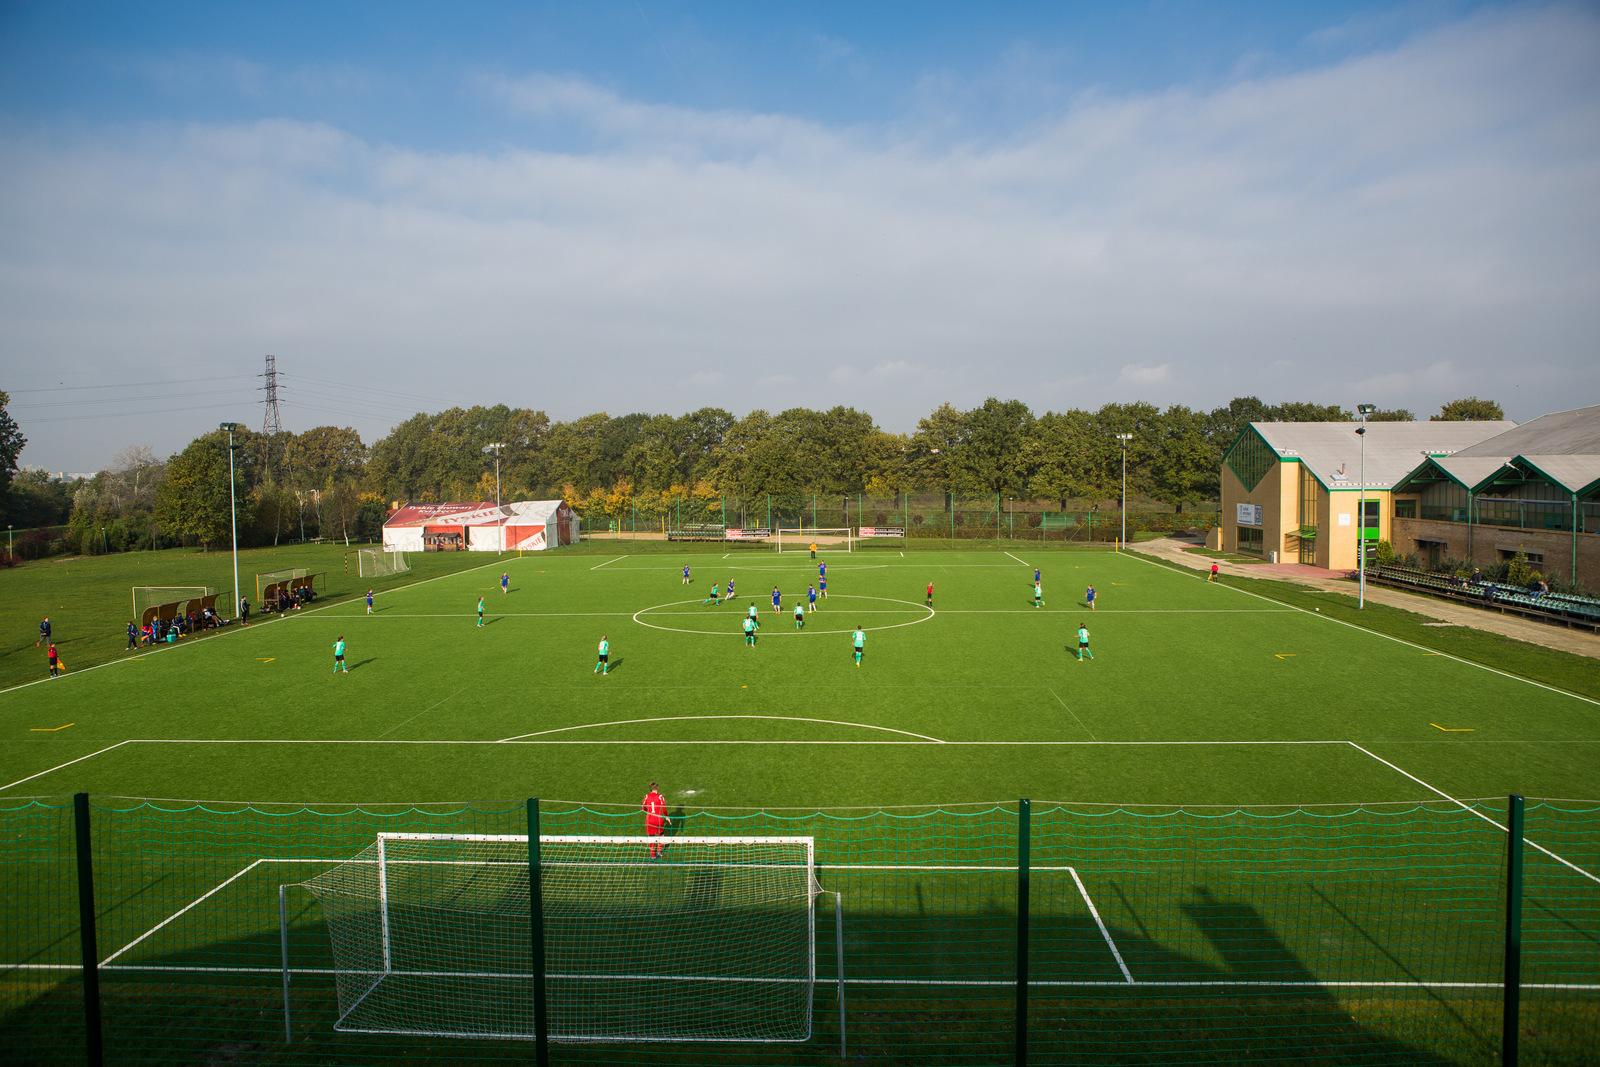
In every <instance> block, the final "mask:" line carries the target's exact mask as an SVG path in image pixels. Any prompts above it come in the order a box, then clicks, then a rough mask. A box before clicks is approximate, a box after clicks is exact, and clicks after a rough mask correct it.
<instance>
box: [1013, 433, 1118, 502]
mask: <svg viewBox="0 0 1600 1067" xmlns="http://www.w3.org/2000/svg"><path fill="white" fill-rule="evenodd" d="M1093 435H1094V416H1093V415H1091V414H1090V413H1089V412H1087V411H1081V410H1079V409H1077V408H1073V409H1071V410H1069V411H1062V412H1054V411H1050V412H1046V413H1045V414H1043V415H1040V416H1039V418H1038V420H1037V421H1036V422H1035V423H1034V427H1033V433H1032V434H1031V435H1030V436H1029V438H1028V442H1027V444H1026V445H1025V446H1024V447H1023V456H1022V459H1023V463H1024V465H1025V466H1026V467H1027V469H1028V471H1029V472H1030V475H1029V479H1028V492H1030V493H1032V494H1033V495H1034V496H1036V497H1046V498H1049V499H1051V500H1054V501H1056V502H1057V504H1058V505H1059V506H1060V507H1061V509H1062V510H1065V509H1066V507H1067V500H1068V499H1069V498H1071V497H1088V496H1094V495H1095V494H1096V492H1097V490H1098V489H1099V488H1100V484H1099V472H1097V471H1096V469H1095V462H1094V456H1093V455H1092V453H1091V451H1090V450H1089V448H1088V447H1087V445H1088V443H1089V441H1090V439H1091V438H1092V437H1093Z"/></svg>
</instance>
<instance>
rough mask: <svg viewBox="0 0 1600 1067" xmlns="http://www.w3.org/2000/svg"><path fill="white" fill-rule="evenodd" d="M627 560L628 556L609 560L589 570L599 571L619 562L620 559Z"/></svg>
mask: <svg viewBox="0 0 1600 1067" xmlns="http://www.w3.org/2000/svg"><path fill="white" fill-rule="evenodd" d="M627 558H628V557H627V556H618V557H617V559H608V560H606V561H605V563H597V564H595V565H594V566H593V567H590V568H589V569H590V570H592V571H597V570H599V569H600V568H601V567H605V566H609V565H610V564H612V563H615V562H617V560H619V559H627Z"/></svg>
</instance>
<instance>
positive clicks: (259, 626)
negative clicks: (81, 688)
mask: <svg viewBox="0 0 1600 1067" xmlns="http://www.w3.org/2000/svg"><path fill="white" fill-rule="evenodd" d="M519 558H528V557H519ZM506 562H507V561H506V560H505V559H503V558H500V559H496V560H495V561H494V562H492V563H485V564H483V565H481V566H478V567H465V568H463V569H461V570H459V571H451V572H450V573H449V574H436V575H434V576H433V577H432V578H424V579H422V580H421V581H419V582H410V583H408V584H406V585H399V586H396V587H395V588H393V589H385V590H384V591H383V592H381V593H377V594H375V595H377V596H388V595H389V594H390V593H398V592H401V591H402V590H406V589H415V588H416V587H417V586H419V585H427V584H428V583H429V582H437V581H438V580H439V579H441V578H454V577H455V576H456V575H458V574H470V573H472V572H473V571H481V570H485V569H487V568H489V567H499V566H503V565H504V564H505V563H506ZM352 600H359V598H352ZM352 600H339V601H335V602H333V603H330V604H321V605H318V606H316V607H311V608H306V609H304V610H303V611H297V612H292V613H291V614H289V615H286V616H282V617H281V618H278V619H264V620H262V621H260V622H257V623H256V625H255V626H239V625H231V626H229V627H228V628H227V629H225V630H223V631H222V632H221V633H216V634H211V635H210V636H208V637H204V638H197V639H195V640H193V641H190V642H189V643H188V644H178V645H173V646H172V647H170V648H160V649H151V650H150V651H147V652H139V653H135V654H134V655H133V656H132V657H131V658H129V659H112V660H107V661H106V662H104V663H96V664H94V665H93V666H91V667H82V668H79V669H77V670H74V671H72V672H71V673H70V674H68V675H67V677H69V678H76V677H77V676H79V675H82V674H87V673H89V672H90V671H97V670H99V669H100V668H101V667H115V666H117V665H118V664H119V663H139V662H141V661H143V660H144V659H145V658H146V657H149V656H159V655H169V656H170V655H171V654H172V653H173V651H174V650H176V649H180V648H206V647H209V646H210V644H211V642H212V641H216V640H220V639H221V638H224V637H228V636H230V635H232V634H240V633H246V634H247V633H253V632H255V633H258V632H260V631H261V630H263V629H266V632H267V633H271V632H272V630H271V629H268V628H267V624H268V623H269V622H288V621H291V620H293V619H304V618H309V617H310V616H311V615H312V614H313V613H315V612H318V611H325V610H327V609H328V608H340V607H344V606H346V605H347V604H350V603H351V602H352ZM330 614H335V615H337V612H333V613H330ZM340 617H341V618H343V617H344V616H340ZM349 617H350V618H357V617H359V616H349ZM54 680H55V679H51V678H40V679H37V680H36V681H32V682H23V683H22V684H21V685H14V686H11V687H10V688H9V689H0V696H5V695H6V694H7V693H14V692H16V691H17V690H18V689H27V688H29V687H30V686H35V685H38V684H39V683H40V682H49V681H54ZM26 780H27V779H24V781H26ZM5 788H6V787H5V786H0V789H5Z"/></svg>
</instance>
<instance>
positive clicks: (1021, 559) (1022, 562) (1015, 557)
mask: <svg viewBox="0 0 1600 1067" xmlns="http://www.w3.org/2000/svg"><path fill="white" fill-rule="evenodd" d="M1006 555H1008V556H1011V553H1009V552H1007V553H1006ZM1011 558H1012V559H1014V560H1016V561H1017V562H1018V563H1020V564H1022V565H1023V566H1024V567H1031V566H1033V564H1031V563H1029V562H1028V561H1027V560H1025V559H1023V558H1022V557H1021V556H1011Z"/></svg>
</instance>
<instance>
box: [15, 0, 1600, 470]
mask: <svg viewBox="0 0 1600 1067" xmlns="http://www.w3.org/2000/svg"><path fill="white" fill-rule="evenodd" d="M1597 72H1600V13H1597V11H1596V9H1595V7H1594V6H1593V5H1571V6H1565V5H1509V6H1508V5H1483V4H1456V3H1421V4H1406V5H1388V4H1324V5H1295V4H1281V3H1255V4H1212V3H1206V4H1202V3H1193V4H1185V3H1152V4H1143V5H1137V4H1094V5H1090V4H1059V3H1058V4H1019V5H1008V6H1004V7H996V6H994V5H982V6H980V5H957V4H926V3H924V4H910V3H905V4H901V3H874V4H810V5H772V4H749V3H726V4H697V5H676V4H674V5H666V4H651V3H646V2H643V0H639V2H629V3H622V4H576V3H574V4H560V5H550V4H516V5H495V4H473V5H469V6H462V5H422V4H279V5H272V6H267V5H248V6H247V5H241V4H226V3H211V4H173V3H169V4H159V5H139V6H134V5H122V4H104V5H102V4H70V3H68V4H31V5H23V4H16V3H7V4H4V5H0V278H3V282H0V319H3V320H4V321H6V322H7V323H8V324H9V327H10V328H8V329H7V330H5V331H0V388H4V389H8V390H11V391H13V394H14V395H13V413H14V414H15V415H16V416H17V417H18V419H19V421H21V422H22V424H23V427H24V431H25V432H26V433H27V434H28V436H29V437H30V439H31V442H32V443H31V444H30V446H29V448H28V450H27V451H26V452H25V454H24V457H23V459H24V462H27V463H32V464H38V465H43V466H46V467H49V468H51V469H67V470H88V469H93V468H94V467H96V466H99V465H101V464H103V463H105V462H108V461H109V460H110V458H111V456H112V455H113V454H114V453H115V452H116V451H118V450H119V449H121V448H122V447H124V446H127V445H130V444H148V445H151V446H153V447H155V448H156V449H157V451H166V450H170V449H172V448H175V447H177V446H179V445H181V444H182V443H183V441H185V440H187V438H188V437H189V436H191V435H192V433H191V431H193V430H195V429H198V428H203V426H204V425H207V424H209V423H211V422H214V421H219V420H220V419H222V418H230V419H232V418H237V419H240V420H241V421H247V422H250V423H257V422H259V407H255V408H252V407H251V406H250V405H251V402H252V400H253V399H254V398H255V397H254V394H252V393H251V392H250V385H251V384H252V383H251V382H249V381H248V380H247V377H246V376H248V375H250V374H252V373H255V372H256V371H258V370H259V366H260V362H261V357H262V355H263V354H264V353H266V352H274V353H276V354H277V356H278V358H279V361H280V366H282V367H283V368H284V370H285V373H286V374H287V375H289V377H288V378H287V379H286V381H287V384H288V385H289V386H290V388H288V389H287V391H286V397H287V399H288V404H287V406H286V408H285V418H286V422H287V423H288V424H289V426H290V428H294V429H304V428H306V427H308V426H311V425H317V424H321V423H325V422H340V423H349V424H353V425H355V426H356V427H357V428H358V429H360V430H361V431H362V433H363V435H364V436H365V437H367V438H368V439H369V440H370V439H372V438H373V437H375V436H377V435H379V434H381V433H382V432H383V431H384V429H385V428H386V427H387V426H388V425H390V424H391V423H392V422H393V421H395V419H397V418H399V417H403V416H404V415H405V414H407V413H408V412H410V411H412V410H415V409H417V408H418V407H429V408H437V407H439V406H441V405H444V404H448V403H473V402H484V403H489V402H497V401H504V402H507V403H512V404H522V405H528V406H535V407H543V408H545V409H547V410H549V411H550V412H551V413H552V414H553V415H556V416H558V417H571V416H575V415H577V414H581V413H584V412H587V411H591V410H596V409H604V410H608V411H611V412H612V413H615V414H620V413H623V412H626V411H630V410H640V409H644V410H669V411H676V410H685V409H688V408H692V407H697V406H700V405H702V404H707V403H712V404H719V405H722V406H726V407H729V408H731V409H733V410H735V411H737V412H743V411H745V410H748V409H750V408H753V407H766V408H782V407H786V406H792V405H800V404H804V405H812V406H819V405H830V404H834V403H850V404H855V405H857V406H860V407H863V408H865V409H867V410H869V411H872V412H873V413H874V414H875V415H877V416H878V418H879V420H880V422H881V423H882V424H883V425H885V426H886V427H888V428H891V429H909V428H910V427H911V425H912V424H913V423H914V421H915V419H916V417H917V416H918V415H920V414H922V413H925V412H926V411H928V410H929V409H931V408H932V407H933V406H935V405H936V404H937V403H939V402H941V401H944V400H949V401H951V402H953V403H956V404H958V405H970V404H975V403H977V402H980V401H981V400H982V399H983V398H984V397H985V396H986V395H989V394H991V393H996V394H1000V395H1003V396H1018V397H1021V398H1022V399H1024V400H1027V401H1029V402H1030V403H1031V404H1033V405H1034V407H1035V408H1036V410H1045V409H1049V408H1062V407H1068V406H1095V405H1098V404H1100V403H1103V402H1105V401H1107V400H1128V399H1148V400H1151V401H1153V402H1156V403H1162V404H1165V403H1179V402H1181V403H1189V404H1192V405H1195V406H1209V405H1212V404H1216V403H1221V402H1224V401H1226V400H1227V399H1228V398H1229V397H1231V396H1233V395H1237V394H1240V393H1246V392H1255V393H1259V394H1261V395H1263V396H1264V397H1266V398H1268V399H1283V398H1288V397H1305V398H1308V399H1312V398H1314V399H1318V400H1328V401H1339V402H1343V403H1345V404H1347V405H1353V404H1354V403H1356V402H1357V401H1366V400H1372V401H1374V402H1378V403H1382V404H1386V405H1406V406H1410V407H1413V408H1415V409H1417V410H1419V411H1420V412H1426V411H1431V410H1433V409H1434V408H1436V407H1437V406H1438V404H1439V403H1441V402H1442V401H1444V400H1447V399H1450V398H1452V397H1454V396H1458V395H1463V394H1465V393H1474V392H1476V393H1480V394H1487V395H1494V396H1497V397H1499V398H1501V399H1502V400H1503V401H1505V402H1506V404H1507V406H1508V408H1509V409H1510V410H1509V413H1510V414H1511V415H1512V416H1513V417H1517V418H1528V417H1532V416H1533V415H1536V414H1539V413H1540V412H1542V411H1544V410H1548V409H1552V408H1557V407H1563V406H1571V405H1572V404H1576V403H1582V402H1589V401H1592V400H1594V399H1595V395H1596V391H1597V390H1596V387H1597V386H1600V372H1597V371H1596V366H1597V365H1600V360H1596V359H1595V358H1594V343H1595V338H1596V336H1597V332H1596V328H1597V326H1600V317H1597V313H1596V311H1595V308H1596V307H1597V306H1600V292H1597V290H1600V284H1597V278H1600V272H1597V263H1596V253H1595V249H1596V248H1597V247H1600V241H1597V238H1600V209H1597V208H1596V204H1595V201H1596V198H1595V197H1594V195H1593V191H1594V189H1595V187H1596V183H1597V176H1600V73H1597ZM1510 368H1515V370H1514V372H1511V371H1510ZM297 374H298V375H299V376H300V377H301V378H303V379H304V381H303V382H298V383H297V382H296V380H295V375H297ZM200 377H206V378H215V379H216V380H215V381H208V382H197V381H194V379H196V378H200ZM124 382H126V383H135V382H138V383H144V382H151V383H163V384H158V385H152V386H143V385H141V386H140V387H139V388H138V389H129V390H123V391H121V392H115V391H112V392H101V391H97V390H94V389H84V388H81V387H82V386H84V385H87V384H99V383H124ZM318 383H340V384H335V385H327V384H318ZM67 385H71V386H74V387H76V388H73V389H70V390H68V389H62V388H60V387H62V386H67ZM297 385H298V386H299V388H298V389H297V388H295V387H296V386H297ZM352 386H354V387H356V388H351V387H352ZM52 389H54V390H56V391H53V392H52V391H47V390H52ZM1358 393H1359V394H1360V395H1357V394H1358ZM135 396H138V397H141V398H142V397H146V396H148V397H150V399H140V400H134V399H133V397H135ZM213 408H215V409H216V410H215V412H213V410H212V409H213ZM213 414H215V415H216V417H215V418H213Z"/></svg>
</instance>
